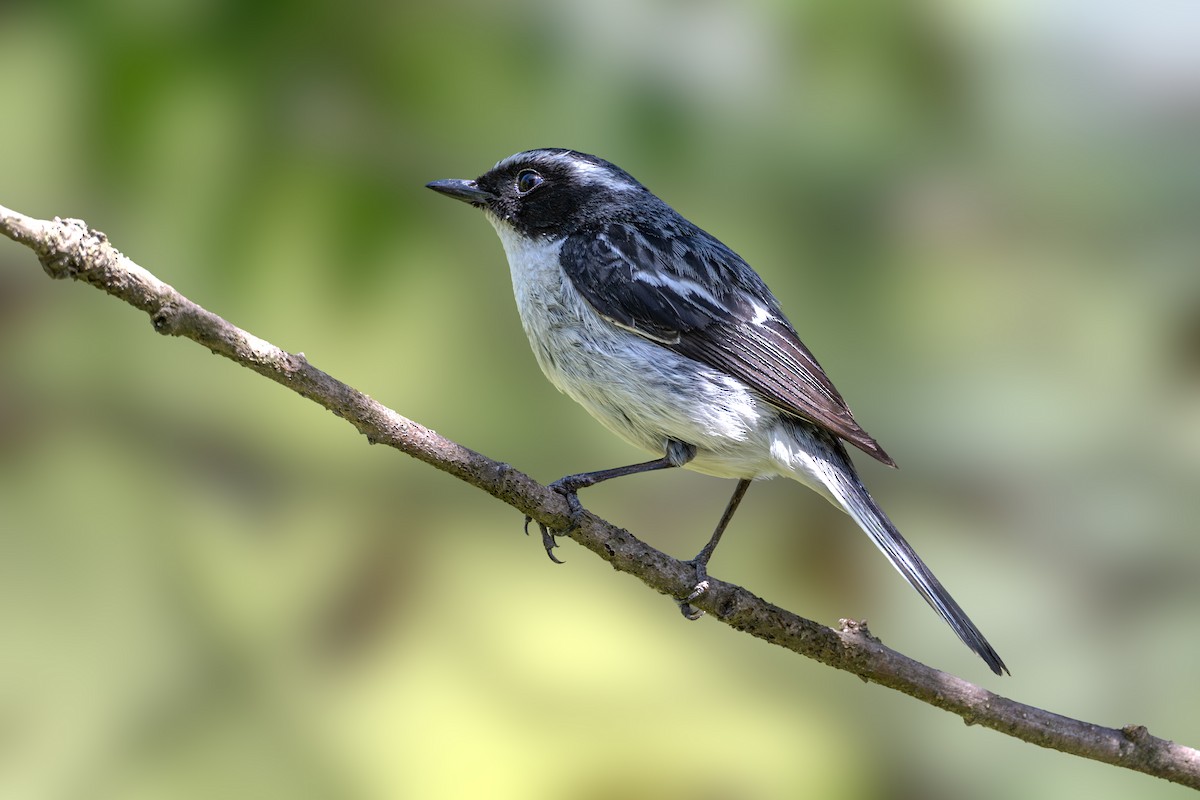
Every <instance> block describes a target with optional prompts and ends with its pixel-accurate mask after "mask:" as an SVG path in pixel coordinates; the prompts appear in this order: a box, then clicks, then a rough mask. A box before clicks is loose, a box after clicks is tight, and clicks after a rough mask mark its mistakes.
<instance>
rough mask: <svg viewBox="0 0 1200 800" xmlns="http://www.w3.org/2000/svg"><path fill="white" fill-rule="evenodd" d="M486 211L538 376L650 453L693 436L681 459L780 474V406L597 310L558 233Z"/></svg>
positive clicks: (708, 467) (749, 473) (712, 469)
mask: <svg viewBox="0 0 1200 800" xmlns="http://www.w3.org/2000/svg"><path fill="white" fill-rule="evenodd" d="M489 220H490V221H491V222H492V225H493V226H494V227H495V228H496V232H497V234H499V236H500V241H501V242H502V243H503V245H504V251H505V254H506V255H507V256H508V262H509V267H510V270H511V272H512V281H513V292H514V294H515V296H516V300H517V309H518V311H519V312H520V315H521V323H522V325H523V326H524V328H525V333H526V335H527V336H528V337H529V342H530V345H531V346H532V347H533V352H534V356H535V357H536V358H537V362H538V364H539V365H540V366H541V368H542V372H544V373H545V375H546V377H547V378H549V379H550V381H551V382H552V383H553V384H554V385H555V386H556V387H558V389H559V390H560V391H562V392H563V393H564V394H566V395H568V396H569V397H571V398H572V399H574V400H575V401H576V402H578V403H579V404H581V405H582V406H583V407H584V408H586V409H587V410H588V412H589V413H591V415H592V416H594V417H595V418H596V419H597V420H599V421H600V422H601V423H602V424H603V425H604V426H605V427H607V428H608V429H609V430H611V431H613V432H614V433H616V434H617V435H619V436H621V437H622V438H623V439H625V440H626V441H628V442H630V443H631V444H633V445H635V446H637V447H640V448H642V449H644V450H646V451H648V452H650V453H653V454H654V455H656V456H661V455H662V454H663V452H664V450H665V446H666V441H667V439H669V438H670V439H676V440H678V441H682V442H687V443H688V444H692V445H695V446H696V448H697V455H696V459H695V460H694V461H693V462H692V463H690V464H688V467H689V468H691V469H694V470H696V471H698V472H703V473H706V474H711V475H717V476H720V477H738V478H742V477H762V476H767V475H776V474H779V472H780V468H779V464H778V462H776V461H775V460H774V458H773V457H772V455H771V441H772V439H773V438H774V436H773V433H772V430H773V429H775V428H777V426H778V422H779V414H778V412H777V411H775V409H774V408H772V407H771V406H769V405H768V404H767V403H765V402H764V401H763V400H762V398H761V397H760V396H759V395H758V394H757V393H756V392H754V391H752V390H751V389H750V388H749V387H747V386H746V385H745V384H743V383H742V382H741V381H738V380H736V379H734V378H732V377H730V376H728V375H726V374H724V373H721V372H719V371H717V370H714V369H711V368H709V367H706V366H704V365H702V364H699V363H698V362H695V361H692V360H691V359H688V358H685V357H684V356H681V355H679V354H677V353H675V352H673V351H671V350H668V349H667V348H665V347H663V346H661V345H659V344H656V343H654V342H652V341H649V340H647V339H644V338H642V337H640V336H638V335H636V334H634V333H631V332H629V331H626V330H623V329H621V328H618V327H617V326H615V325H613V324H612V323H610V322H608V321H606V320H604V319H603V318H602V317H600V315H599V314H597V313H596V312H595V310H594V309H593V308H592V307H591V306H590V305H588V303H587V301H585V300H584V299H583V297H581V296H580V294H579V293H578V292H577V291H576V290H575V288H574V286H572V285H571V282H570V280H569V279H568V278H567V277H566V275H565V274H564V273H563V270H562V266H561V263H560V261H559V253H560V252H561V250H562V246H563V242H564V241H565V240H564V239H558V240H544V239H530V238H528V237H525V236H521V235H519V234H518V233H517V232H516V231H514V230H513V229H512V228H511V227H509V226H508V225H506V224H505V223H504V222H502V221H500V220H497V219H493V218H491V217H490V216H489Z"/></svg>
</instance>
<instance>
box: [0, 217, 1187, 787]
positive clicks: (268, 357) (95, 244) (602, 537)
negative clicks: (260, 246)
mask: <svg viewBox="0 0 1200 800" xmlns="http://www.w3.org/2000/svg"><path fill="white" fill-rule="evenodd" d="M0 231H3V233H4V234H5V235H7V236H8V237H9V238H10V239H12V240H13V241H15V242H19V243H20V244H23V245H25V246H26V247H29V248H30V249H31V250H33V251H34V252H35V253H36V254H37V256H38V259H39V260H40V261H41V263H42V266H43V268H44V269H45V270H46V272H47V273H48V274H49V275H50V277H52V278H74V279H75V280H80V281H84V282H86V283H90V284H92V285H93V286H95V287H97V288H98V289H102V290H103V291H105V292H107V293H108V294H111V295H113V296H114V297H117V298H119V299H121V300H124V301H125V302H126V303H129V304H130V305H132V306H134V307H135V308H139V309H141V310H142V311H145V312H146V313H147V314H149V315H150V321H151V323H152V324H153V326H154V329H155V330H156V331H158V332H159V333H162V334H167V335H171V336H183V337H186V338H188V339H191V340H193V341H195V342H198V343H200V344H202V345H204V346H205V347H207V348H208V349H210V350H211V351H212V352H214V353H217V354H218V355H222V356H225V357H226V358H228V359H230V360H231V361H234V362H236V363H238V364H241V365H242V366H244V367H248V368H250V369H252V370H254V371H255V372H257V373H259V374H260V375H264V376H266V377H268V378H270V379H271V380H273V381H275V382H277V383H280V384H283V385H284V386H286V387H288V388H289V389H291V390H293V391H295V392H296V393H298V394H300V395H302V396H304V397H306V398H308V399H310V400H312V401H313V402H315V403H318V404H320V405H321V406H323V407H325V408H327V409H329V410H330V411H332V412H333V413H334V414H336V415H338V416H339V417H342V418H343V419H345V420H346V421H347V422H349V423H350V424H351V425H353V426H354V427H355V428H357V429H358V431H359V432H360V433H362V434H363V435H365V436H366V437H367V439H368V440H369V441H371V442H372V443H377V444H386V445H389V446H391V447H394V448H396V449H397V450H400V451H402V452H404V453H407V454H408V455H410V456H413V457H415V458H418V459H420V460H421V461H424V462H425V463H427V464H431V465H433V466H435V467H437V468H438V469H440V470H443V471H445V472H448V473H450V474H451V475H454V476H455V477H457V478H459V479H460V480H463V481H465V482H466V483H469V484H471V485H472V486H475V487H477V488H479V489H482V490H484V491H486V492H488V493H489V494H491V495H492V496H494V497H496V498H498V499H500V500H502V501H504V502H505V503H507V504H508V505H510V506H513V507H514V508H516V509H517V510H518V511H521V512H522V513H524V514H527V515H529V516H530V517H532V518H533V519H534V520H537V521H538V522H541V523H544V524H546V525H549V526H550V527H552V528H559V529H561V528H563V527H565V525H566V524H567V522H568V509H567V504H566V501H565V500H564V499H563V498H562V496H561V495H559V494H558V493H556V492H554V491H552V490H550V489H548V488H547V487H545V486H542V485H541V484H539V483H538V482H537V481H535V480H533V479H532V478H530V477H529V476H528V475H525V474H524V473H522V472H519V471H518V470H515V469H513V468H511V467H509V466H508V465H507V464H503V463H500V462H497V461H493V460H491V459H490V458H487V457H486V456H483V455H480V454H479V453H476V452H474V451H473V450H470V449H468V448H466V447H463V446H462V445H459V444H456V443H455V442H452V441H450V440H449V439H447V438H445V437H444V436H439V435H438V434H436V433H434V432H433V431H431V430H429V429H428V428H426V427H424V426H422V425H420V424H418V423H416V422H413V421H412V420H410V419H406V418H405V417H402V416H400V415H399V414H397V413H396V412H395V411H392V410H391V409H389V408H386V407H385V406H383V405H381V404H379V403H377V402H376V401H374V400H372V399H371V398H370V397H368V396H367V395H365V394H363V393H362V392H360V391H358V390H356V389H354V388H352V387H350V386H347V385H346V384H344V383H342V382H340V381H338V380H336V379H335V378H333V377H331V376H330V375H328V374H326V373H324V372H322V371H321V370H319V369H317V368H316V367H314V366H312V364H310V363H309V362H308V360H307V359H306V358H305V357H304V355H303V354H302V353H288V352H286V351H284V350H281V349H279V348H278V347H276V346H275V345H273V344H270V343H269V342H265V341H263V340H262V339H259V338H258V337H256V336H254V335H252V334H250V333H247V332H246V331H244V330H242V329H241V328H238V327H236V326H234V325H232V324H230V323H229V322H226V321H225V320H224V319H222V318H221V317H219V316H217V315H216V314H214V313H212V312H211V311H208V310H206V309H204V308H202V307H200V306H199V305H197V304H195V303H193V302H192V301H191V300H189V299H187V298H186V297H184V296H183V295H181V294H180V293H179V292H177V291H176V290H175V289H174V288H172V287H171V286H169V285H167V284H166V283H163V282H162V281H160V280H159V279H158V278H156V277H155V276H154V275H152V274H150V273H149V272H148V271H146V270H145V269H143V268H142V267H140V266H138V265H137V264H135V263H134V262H133V261H131V260H129V259H128V258H126V257H125V256H124V255H122V254H121V253H120V252H119V251H118V250H117V249H116V248H114V247H113V246H112V245H111V244H109V242H108V238H107V237H106V236H105V235H104V234H103V233H100V232H99V231H94V230H91V229H89V228H88V227H87V225H86V224H85V223H83V222H82V221H80V220H73V219H58V218H55V219H54V220H38V219H32V218H30V217H26V216H24V215H22V214H18V213H16V212H14V211H10V210H9V209H7V208H4V207H3V206H0ZM570 536H571V538H572V539H574V540H575V541H576V542H578V543H579V544H581V545H583V546H584V547H586V548H587V549H588V550H591V551H592V552H593V553H596V554H597V555H599V556H600V557H601V558H603V559H604V560H606V561H608V562H609V563H610V564H611V565H612V566H613V568H614V569H617V570H620V571H622V572H627V573H629V574H631V575H634V576H636V577H637V578H638V579H640V580H641V581H642V582H643V583H645V584H646V585H647V586H649V587H650V588H652V589H654V590H656V591H658V592H662V593H663V594H666V595H669V596H671V597H682V596H684V595H686V594H688V592H689V591H690V590H691V588H692V586H691V585H692V583H693V582H694V577H695V576H694V570H692V569H691V568H690V567H688V566H687V565H685V564H684V563H682V562H680V561H678V560H676V559H674V558H672V557H670V556H668V555H667V554H665V553H662V552H660V551H658V550H656V549H654V548H653V547H650V546H649V545H647V544H645V543H644V542H642V541H640V540H639V539H637V538H635V537H634V536H633V535H632V534H630V533H629V532H628V531H625V530H622V529H620V528H617V527H615V526H613V525H611V524H609V523H608V522H606V521H604V520H602V519H600V518H599V517H596V516H594V515H592V514H590V513H585V514H584V517H583V519H582V522H581V524H580V525H579V527H578V528H576V529H575V530H574V531H572V533H571V534H570ZM693 604H694V605H695V606H696V607H698V608H701V609H703V610H704V611H707V612H708V613H709V614H711V615H712V616H713V617H715V618H716V619H718V620H720V621H721V622H724V623H725V624H726V625H729V626H730V627H732V628H736V629H737V630H740V631H744V632H746V633H749V634H750V635H752V636H757V637H758V638H760V639H764V640H766V641H768V642H771V643H772V644H776V645H779V646H780V647H784V648H787V649H788V650H791V651H793V652H796V653H799V654H800V655H803V656H807V657H809V658H813V659H816V660H817V661H820V662H822V663H824V664H827V665H829V666H831V667H835V668H837V669H841V670H846V671H848V672H851V673H853V674H855V675H858V676H859V677H861V678H863V679H864V680H867V681H873V682H875V683H879V684H881V685H883V686H887V687H890V688H892V689H896V690H898V691H901V692H904V693H905V694H908V695H911V696H912V697H915V698H917V699H918V700H921V701H923V702H926V703H928V704H930V705H933V706H936V707H938V708H941V709H945V710H946V711H950V712H952V713H954V714H957V715H959V716H960V717H962V718H963V720H965V721H966V722H967V724H968V725H982V726H984V727H987V728H992V729H993V730H996V731H999V732H1001V733H1005V734H1008V735H1009V736H1013V737H1016V738H1018V739H1022V740H1024V741H1027V742H1031V743H1033V744H1036V745H1039V746H1041V747H1048V748H1052V749H1055V750H1061V751H1062V752H1064V753H1069V754H1072V755H1077V756H1082V757H1084V758H1090V759H1094V760H1096V761H1102V762H1104V763H1107V764H1114V765H1117V766H1120V767H1125V768H1127V769H1132V770H1136V771H1139V772H1144V773H1146V774H1148V775H1155V776H1157V777H1160V778H1164V779H1165V780H1168V781H1172V782H1174V783H1179V784H1182V785H1184V786H1190V787H1192V788H1194V789H1200V752H1197V751H1196V750H1194V749H1192V748H1189V747H1184V746H1182V745H1178V744H1175V743H1174V742H1170V741H1167V740H1165V739H1159V738H1157V737H1154V736H1151V735H1150V734H1149V732H1148V731H1147V730H1146V729H1145V728H1144V727H1142V726H1140V725H1127V726H1125V727H1124V728H1121V729H1114V728H1106V727H1102V726H1100V725H1094V724H1092V723H1088V722H1083V721H1080V720H1075V719H1071V718H1069V717H1063V716H1060V715H1058V714H1052V713H1050V712H1048V711H1044V710H1042V709H1039V708H1034V707H1032V706H1027V705H1024V704H1022V703H1018V702H1016V701H1014V700H1010V699H1008V698H1005V697H1001V696H1000V695H997V694H994V693H993V692H990V691H987V690H986V689H983V688H981V687H979V686H976V685H974V684H971V683H968V682H967V681H965V680H962V679H961V678H957V677H955V676H953V675H949V674H947V673H944V672H941V671H939V670H936V669H933V668H931V667H927V666H925V665H924V664H921V663H919V662H917V661H914V660H912V659H910V658H908V657H906V656H904V655H902V654H900V653H898V652H896V651H894V650H891V649H889V648H887V647H885V646H884V645H883V644H881V643H880V642H879V641H878V640H877V639H875V638H874V637H873V636H871V634H870V632H869V631H867V630H866V628H865V626H863V625H860V624H858V623H854V622H850V621H843V623H842V627H841V630H833V629H832V628H828V627H825V626H824V625H820V624H818V623H816V622H813V621H811V620H808V619H804V618H803V617H799V616H796V615H795V614H792V613H791V612H789V611H786V610H784V609H782V608H779V607H778V606H775V605H772V604H770V603H768V602H766V601H765V600H763V599H761V598H759V597H756V596H755V595H754V594H752V593H750V592H748V591H747V590H745V589H743V588H741V587H740V586H735V585H733V584H729V583H725V582H723V581H719V580H716V579H710V587H709V591H708V592H707V593H706V594H704V595H702V596H701V597H700V598H699V599H697V600H696V601H694V603H693Z"/></svg>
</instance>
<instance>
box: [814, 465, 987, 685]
mask: <svg viewBox="0 0 1200 800" xmlns="http://www.w3.org/2000/svg"><path fill="white" fill-rule="evenodd" d="M839 451H840V452H839ZM832 455H833V456H834V457H833V458H832V459H830V460H829V461H826V462H824V463H823V464H821V465H820V466H821V467H823V468H821V469H819V470H817V471H818V472H819V473H820V475H819V476H820V477H821V479H822V482H823V483H824V484H825V486H826V488H827V489H828V491H829V492H830V493H831V494H832V495H833V497H834V499H835V500H837V501H838V503H839V504H840V505H841V506H842V507H843V508H845V510H846V511H847V512H849V514H850V516H851V517H853V518H854V521H855V522H857V523H858V525H859V527H860V528H862V529H863V530H864V531H865V532H866V534H867V535H868V536H870V537H871V541H873V542H874V543H875V546H876V547H878V548H879V549H880V550H881V551H883V554H884V555H885V556H887V558H888V561H890V562H892V566H893V567H895V568H896V569H897V570H898V571H899V572H900V574H901V575H903V576H904V579H905V580H906V581H908V582H909V584H910V585H911V586H912V587H913V588H914V589H916V590H917V591H918V592H920V594H921V597H924V598H925V602H927V603H929V605H930V606H931V607H932V608H933V610H934V611H936V612H937V613H938V615H939V616H941V618H942V619H944V620H946V622H947V623H948V624H949V625H950V627H951V628H953V629H954V632H955V633H957V634H958V638H960V639H962V640H963V642H964V643H965V644H966V645H967V647H969V648H971V649H972V650H974V651H975V652H976V653H977V654H978V655H979V657H980V658H982V659H983V660H984V661H985V662H986V663H987V665H988V666H989V667H990V668H991V670H992V672H994V673H996V674H997V675H1001V674H1003V673H1005V672H1008V667H1006V666H1005V665H1004V661H1002V660H1001V658H1000V656H999V655H998V654H997V653H996V651H995V650H994V649H993V648H992V646H991V645H990V644H988V640H987V639H985V638H984V637H983V634H982V633H980V632H979V629H978V628H976V627H975V623H973V622H971V620H970V618H969V617H968V616H967V614H966V612H965V611H963V610H962V608H961V607H960V606H959V605H958V603H957V602H955V600H954V598H953V597H951V596H950V593H949V592H947V591H946V589H945V587H944V586H942V583H941V581H939V580H938V579H937V578H936V577H934V575H933V572H931V571H930V569H929V567H927V566H925V562H924V561H922V560H921V558H920V556H918V555H917V554H916V552H915V551H914V550H913V549H912V546H911V545H910V544H909V543H908V542H907V541H905V539H904V537H903V536H901V535H900V531H898V530H896V526H895V525H893V524H892V521H891V520H890V519H888V517H887V514H885V513H883V509H881V508H880V507H879V505H878V504H876V502H875V500H874V499H873V498H872V497H871V495H870V494H869V493H868V492H867V489H866V487H865V486H863V484H862V481H860V480H859V479H858V475H857V473H856V472H855V471H854V467H853V466H852V465H851V464H850V459H849V457H848V456H847V455H846V452H845V448H844V447H842V446H841V444H840V443H837V444H836V445H835V448H834V453H832ZM839 456H840V459H839ZM838 460H840V461H841V462H842V463H840V464H839V463H837V461H838Z"/></svg>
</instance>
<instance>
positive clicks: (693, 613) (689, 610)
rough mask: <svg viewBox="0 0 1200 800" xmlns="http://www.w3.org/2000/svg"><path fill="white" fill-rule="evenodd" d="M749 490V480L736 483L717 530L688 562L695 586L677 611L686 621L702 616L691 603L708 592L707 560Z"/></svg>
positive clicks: (744, 479) (701, 612) (702, 613)
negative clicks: (694, 579) (694, 576)
mask: <svg viewBox="0 0 1200 800" xmlns="http://www.w3.org/2000/svg"><path fill="white" fill-rule="evenodd" d="M749 488H750V479H749V478H743V479H742V480H740V481H738V485H737V488H736V489H734V490H733V497H731V498H729V504H728V505H727V506H725V513H724V514H722V515H721V520H720V522H718V523H717V529H716V530H715V531H713V535H712V537H711V538H709V540H708V544H706V545H704V549H702V550H701V551H700V552H699V553H698V554H696V557H695V558H693V559H692V560H691V561H689V562H688V563H689V564H691V565H692V566H693V567H695V568H696V585H695V587H693V589H692V593H691V594H689V595H688V596H687V597H685V598H684V599H683V600H682V601H681V602H680V603H679V610H680V611H681V612H683V615H684V616H685V617H687V618H688V619H700V617H702V616H704V612H703V611H701V610H700V609H698V608H695V607H694V606H693V605H692V601H693V600H695V599H696V598H697V597H699V596H700V595H702V594H704V593H705V592H707V591H708V560H709V559H710V558H712V554H713V551H714V550H716V549H717V543H718V542H720V541H721V534H723V533H725V528H727V527H728V526H729V520H731V519H733V512H735V511H737V507H738V504H740V503H741V502H742V498H743V497H745V496H746V490H747V489H749Z"/></svg>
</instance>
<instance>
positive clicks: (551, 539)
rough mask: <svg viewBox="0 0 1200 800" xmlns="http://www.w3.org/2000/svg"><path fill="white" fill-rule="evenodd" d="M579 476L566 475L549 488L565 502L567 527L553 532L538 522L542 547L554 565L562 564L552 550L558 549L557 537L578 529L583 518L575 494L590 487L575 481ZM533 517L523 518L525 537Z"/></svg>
mask: <svg viewBox="0 0 1200 800" xmlns="http://www.w3.org/2000/svg"><path fill="white" fill-rule="evenodd" d="M580 477H581V476H579V475H568V476H567V477H565V478H559V479H558V480H556V481H555V482H554V483H552V484H550V488H551V489H553V490H554V491H556V492H558V493H559V494H561V495H562V496H563V498H564V499H565V500H566V501H567V513H568V516H569V517H570V522H569V523H568V524H567V527H565V528H563V529H562V530H557V531H556V530H554V529H552V528H551V527H550V526H549V525H546V524H545V523H543V522H538V524H537V525H538V529H539V530H541V532H542V546H543V547H545V548H546V555H547V556H549V557H550V560H551V561H553V562H554V563H555V564H561V563H563V562H562V560H561V559H559V558H557V557H555V555H554V548H556V547H558V539H557V537H559V536H566V535H567V534H569V533H571V532H572V531H573V530H575V529H576V528H578V527H579V519H580V517H582V516H583V504H582V503H580V502H579V495H577V494H576V492H578V491H579V490H580V489H582V488H583V487H584V486H585V485H590V484H587V483H584V482H581V481H579V480H577V479H578V478H580ZM533 521H534V519H533V517H530V516H526V517H525V535H526V536H528V535H529V523H531V522H533Z"/></svg>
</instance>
